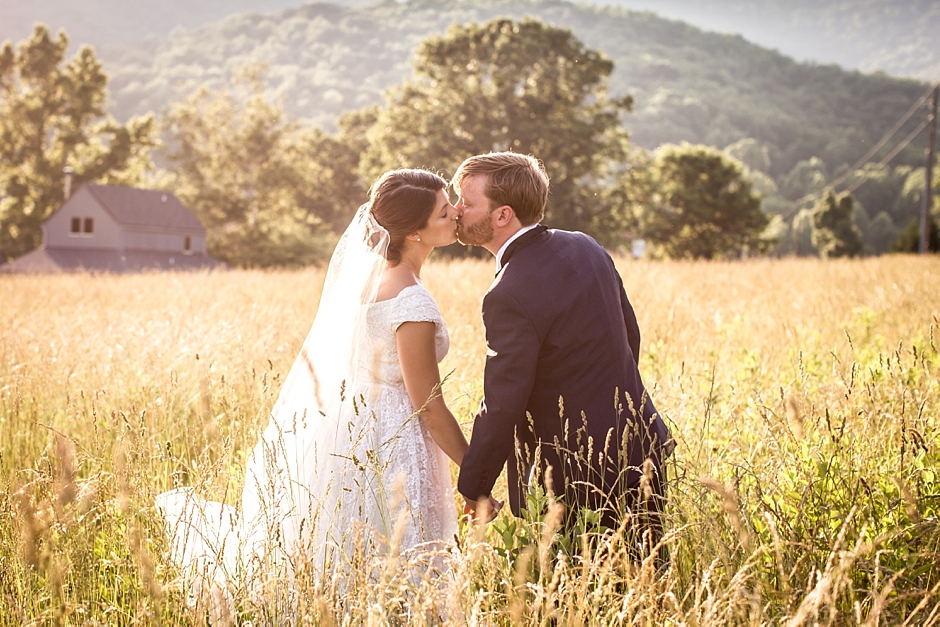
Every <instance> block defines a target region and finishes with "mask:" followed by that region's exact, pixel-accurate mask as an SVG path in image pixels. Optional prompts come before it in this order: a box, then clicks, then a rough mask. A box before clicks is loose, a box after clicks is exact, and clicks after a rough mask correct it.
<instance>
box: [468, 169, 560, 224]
mask: <svg viewBox="0 0 940 627" xmlns="http://www.w3.org/2000/svg"><path fill="white" fill-rule="evenodd" d="M471 176H485V177H486V185H485V186H484V188H483V193H484V194H486V197H487V198H488V199H489V201H490V209H491V210H492V209H496V208H497V207H502V206H503V205H509V206H510V207H512V210H513V211H514V212H515V213H516V217H517V218H519V222H521V223H522V226H529V225H532V224H535V223H537V222H539V221H540V220H541V219H542V218H543V217H544V216H545V205H546V204H547V203H548V174H547V173H546V172H545V168H544V167H543V166H542V162H541V161H539V160H538V159H536V158H535V157H533V156H531V155H520V154H519V153H515V152H491V153H489V154H485V155H476V156H475V157H470V158H469V159H467V160H466V161H464V162H463V163H461V164H460V167H459V168H457V173H456V174H454V180H453V181H451V184H452V185H453V187H454V191H457V192H459V191H460V186H461V184H462V183H463V181H464V180H466V179H467V178H468V177H471Z"/></svg>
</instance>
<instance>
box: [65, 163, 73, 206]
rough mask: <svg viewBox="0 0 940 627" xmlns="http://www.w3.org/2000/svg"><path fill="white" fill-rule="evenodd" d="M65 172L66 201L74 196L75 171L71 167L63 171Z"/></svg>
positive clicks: (66, 167)
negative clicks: (73, 179)
mask: <svg viewBox="0 0 940 627" xmlns="http://www.w3.org/2000/svg"><path fill="white" fill-rule="evenodd" d="M62 171H63V172H65V189H64V190H63V191H64V192H65V193H64V195H65V200H68V199H69V196H71V195H72V173H73V172H74V171H75V170H73V169H72V168H71V167H70V166H65V169H64V170H62Z"/></svg>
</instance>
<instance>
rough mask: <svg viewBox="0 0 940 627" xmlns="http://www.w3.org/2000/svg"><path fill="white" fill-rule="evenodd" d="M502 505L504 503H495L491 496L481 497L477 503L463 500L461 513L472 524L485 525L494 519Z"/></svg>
mask: <svg viewBox="0 0 940 627" xmlns="http://www.w3.org/2000/svg"><path fill="white" fill-rule="evenodd" d="M503 504H504V501H497V500H496V499H494V498H493V497H492V496H487V497H482V498H480V499H479V500H477V501H471V500H470V499H464V506H463V513H464V515H465V516H469V517H470V518H471V519H472V520H473V522H474V524H480V525H485V524H487V523H489V522H492V521H493V519H494V518H496V515H497V514H499V510H501V509H502V508H503Z"/></svg>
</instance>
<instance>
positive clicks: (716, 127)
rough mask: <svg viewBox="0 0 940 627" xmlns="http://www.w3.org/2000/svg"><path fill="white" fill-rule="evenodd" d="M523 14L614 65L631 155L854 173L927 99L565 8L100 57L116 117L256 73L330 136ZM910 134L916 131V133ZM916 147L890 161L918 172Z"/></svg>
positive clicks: (457, 9)
mask: <svg viewBox="0 0 940 627" xmlns="http://www.w3.org/2000/svg"><path fill="white" fill-rule="evenodd" d="M496 15H508V16H513V17H517V18H518V17H522V16H524V15H531V16H535V17H538V18H540V19H542V20H544V21H546V22H550V23H553V24H556V25H560V26H565V27H569V28H571V29H572V30H573V31H574V33H575V34H576V35H577V36H578V37H580V38H581V39H582V40H583V41H584V42H585V43H586V44H587V45H589V46H591V47H593V48H597V49H600V50H603V51H604V52H605V53H607V54H608V55H609V56H610V57H611V58H613V60H614V61H615V63H616V70H615V73H614V75H613V77H612V85H611V91H612V93H614V94H615V95H621V94H632V95H633V96H634V97H635V99H636V109H635V112H634V113H633V114H632V115H630V116H628V118H627V120H626V124H627V126H628V127H629V128H630V130H631V133H632V137H633V139H634V141H635V142H637V143H638V144H639V145H641V146H644V147H648V148H652V147H655V146H657V145H660V144H662V143H665V142H679V141H689V142H694V143H705V144H711V145H716V146H725V145H728V144H730V143H732V142H734V141H737V140H738V139H741V138H743V137H755V138H757V139H758V140H759V141H760V142H761V143H762V144H764V145H766V146H767V147H768V148H769V150H770V157H771V167H770V169H769V173H770V174H771V175H773V176H774V177H775V178H777V177H780V176H782V175H783V174H786V173H787V172H789V171H790V169H791V168H792V167H793V165H794V164H795V163H796V162H798V161H800V160H802V159H806V158H809V157H810V156H813V155H816V156H820V157H822V158H823V160H824V161H825V162H826V164H827V165H829V166H830V168H835V167H837V166H838V165H840V164H846V163H849V162H852V161H854V160H855V159H856V158H857V157H858V156H860V155H861V154H862V153H864V152H865V151H866V150H867V148H868V147H869V146H871V145H872V143H873V142H874V141H876V140H877V139H878V138H879V137H880V136H881V135H882V134H883V133H884V131H885V130H886V129H888V128H889V127H890V126H891V125H892V124H894V122H895V121H896V120H897V119H898V118H899V117H901V115H903V114H904V113H905V112H906V111H907V110H908V108H909V107H910V105H911V103H912V102H913V101H914V100H915V99H916V98H917V97H918V96H920V95H921V94H922V93H923V92H924V91H925V85H924V84H922V83H920V82H918V81H914V80H906V79H896V78H892V77H889V76H887V75H883V74H875V75H865V74H861V73H859V72H847V71H844V70H842V69H840V68H838V67H836V66H832V65H830V66H818V65H811V64H801V63H798V62H796V61H794V60H792V59H790V58H788V57H786V56H783V55H782V54H780V53H777V52H775V51H771V50H767V49H764V48H761V47H759V46H756V45H754V44H751V43H748V42H747V41H745V40H744V39H743V38H742V37H740V36H732V35H722V34H716V33H710V32H703V31H702V30H700V29H698V28H696V27H693V26H690V25H688V24H685V23H681V22H677V21H671V20H666V19H663V18H659V17H657V16H655V15H653V14H650V13H639V12H633V11H629V10H626V9H621V8H615V7H597V6H590V5H575V4H571V3H568V2H563V1H552V2H526V1H525V0H483V1H481V2H476V3H473V4H472V5H471V4H470V3H465V2H458V1H455V0H443V1H442V2H431V1H427V0H413V1H412V2H409V3H407V4H400V3H394V2H386V3H383V4H379V5H375V6H371V7H365V8H356V7H340V6H336V5H330V4H310V5H306V6H303V7H300V8H295V9H286V10H284V11H281V12H278V13H274V14H269V15H264V14H258V13H246V14H241V15H236V16H233V17H230V18H227V19H225V20H223V21H221V22H217V23H213V24H210V25H207V26H203V27H201V28H198V29H194V30H190V31H186V30H181V29H177V30H175V31H174V32H173V33H171V35H170V36H169V37H168V38H167V39H162V40H157V39H149V40H147V41H143V42H141V43H139V44H137V45H135V46H125V47H122V48H116V49H110V50H106V51H104V52H103V53H102V56H103V58H104V60H105V62H106V69H107V70H108V71H109V72H110V73H111V76H112V82H111V93H112V97H113V100H114V107H113V110H114V111H115V113H116V114H117V115H118V117H120V118H125V117H127V116H129V115H131V114H135V113H143V112H146V111H159V110H160V109H161V108H163V107H165V106H166V105H167V104H168V103H170V102H172V101H174V100H176V99H178V98H180V97H181V96H182V95H183V94H185V93H187V92H189V91H191V90H192V89H195V88H196V87H197V86H198V85H201V84H208V85H210V86H211V85H219V84H221V82H222V81H224V80H226V77H227V76H228V75H229V73H230V72H231V70H232V69H233V68H236V67H238V66H242V65H245V64H248V63H250V62H252V61H253V60H261V61H263V62H265V63H266V64H268V66H269V74H268V78H269V83H270V86H271V90H272V92H273V93H274V94H277V95H278V96H280V97H282V98H283V100H284V103H285V106H286V107H287V109H288V110H290V111H291V112H292V113H294V114H296V115H298V116H300V117H302V118H304V119H306V120H308V121H309V122H311V123H313V124H317V125H320V126H323V127H325V128H331V127H332V125H333V123H334V122H335V119H336V117H337V116H338V115H339V114H340V113H341V112H342V111H344V110H349V109H356V108H360V107H363V106H365V105H368V104H372V103H378V102H381V98H382V92H383V90H384V89H386V88H388V87H390V86H393V85H396V84H399V83H400V82H401V81H402V80H403V79H405V78H406V77H408V76H410V74H411V68H410V65H409V58H410V56H411V53H412V51H413V50H414V49H415V47H416V46H417V44H418V43H419V42H420V41H421V39H423V38H424V37H426V36H427V35H429V34H432V33H435V34H436V33H442V32H444V31H445V30H446V28H447V27H448V25H450V24H452V23H454V22H467V21H471V20H476V21H485V20H487V19H489V18H491V17H493V16H496ZM911 124H912V125H913V124H915V122H911ZM921 153H922V147H919V145H918V144H917V143H915V144H912V145H911V147H910V148H909V150H908V151H907V152H906V153H904V154H902V155H901V156H900V157H899V160H898V162H904V161H909V162H911V163H918V162H919V160H920V158H921V157H920V155H921Z"/></svg>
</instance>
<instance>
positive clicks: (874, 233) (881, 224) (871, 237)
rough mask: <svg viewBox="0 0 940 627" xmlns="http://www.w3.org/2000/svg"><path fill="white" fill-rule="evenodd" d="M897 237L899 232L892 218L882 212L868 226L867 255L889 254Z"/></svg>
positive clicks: (866, 238) (866, 237)
mask: <svg viewBox="0 0 940 627" xmlns="http://www.w3.org/2000/svg"><path fill="white" fill-rule="evenodd" d="M896 236H897V230H896V229H895V228H894V222H892V221H891V216H889V215H888V214H887V213H885V212H884V211H880V212H879V213H878V215H876V216H875V219H874V220H872V221H871V224H869V225H868V233H867V234H866V235H865V253H866V254H869V255H881V254H883V253H886V252H888V249H889V248H890V246H891V243H892V242H893V241H894V238H895V237H896Z"/></svg>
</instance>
